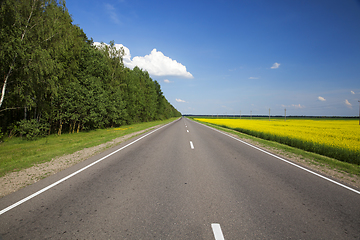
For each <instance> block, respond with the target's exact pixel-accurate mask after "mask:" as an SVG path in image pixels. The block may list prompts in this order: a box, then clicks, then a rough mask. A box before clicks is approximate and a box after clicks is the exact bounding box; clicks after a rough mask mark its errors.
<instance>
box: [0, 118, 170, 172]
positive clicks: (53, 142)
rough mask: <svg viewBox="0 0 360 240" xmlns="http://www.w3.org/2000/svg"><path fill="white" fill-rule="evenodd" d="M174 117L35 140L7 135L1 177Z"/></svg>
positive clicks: (1, 148)
mask: <svg viewBox="0 0 360 240" xmlns="http://www.w3.org/2000/svg"><path fill="white" fill-rule="evenodd" d="M173 120H175V118H172V119H168V120H165V121H154V122H146V123H140V124H133V125H128V126H123V127H119V128H108V129H98V130H93V131H89V132H79V133H74V134H61V135H60V136H58V135H50V136H48V137H45V138H40V139H38V140H34V141H26V140H23V139H21V138H20V137H16V138H15V137H14V138H11V139H5V141H4V142H2V143H0V177H1V176H4V175H5V174H6V173H9V172H13V171H19V170H21V169H25V168H29V167H31V166H33V165H34V164H38V163H44V162H48V161H51V159H52V158H54V157H57V156H62V155H65V154H71V153H74V152H76V151H79V150H81V149H84V148H89V147H93V146H97V145H100V144H102V143H106V142H108V141H111V140H112V139H115V138H118V137H121V136H124V135H127V134H130V133H134V132H138V131H141V130H144V129H147V128H150V127H153V126H156V125H159V124H166V123H168V122H171V121H173Z"/></svg>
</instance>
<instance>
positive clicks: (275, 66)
mask: <svg viewBox="0 0 360 240" xmlns="http://www.w3.org/2000/svg"><path fill="white" fill-rule="evenodd" d="M279 67H280V63H277V62H276V63H274V64H273V65H272V67H271V69H276V68H279Z"/></svg>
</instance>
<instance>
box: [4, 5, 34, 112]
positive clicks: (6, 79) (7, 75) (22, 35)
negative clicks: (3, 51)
mask: <svg viewBox="0 0 360 240" xmlns="http://www.w3.org/2000/svg"><path fill="white" fill-rule="evenodd" d="M34 7H35V0H34V4H33V6H32V8H31V13H30V16H29V18H28V20H27V23H26V26H25V29H24V32H23V34H21V42H22V41H23V39H24V37H25V33H26V29H27V27H28V25H29V23H30V19H31V16H32V14H33V11H34ZM15 60H16V53H15V56H14V58H13V61H12V63H11V65H10V68H9V71H8V73H7V74H6V77H5V79H4V85H3V87H2V91H1V98H0V108H1V106H2V103H3V101H4V97H5V89H6V84H7V81H8V79H9V76H10V74H11V71H12V70H13V68H14V66H15Z"/></svg>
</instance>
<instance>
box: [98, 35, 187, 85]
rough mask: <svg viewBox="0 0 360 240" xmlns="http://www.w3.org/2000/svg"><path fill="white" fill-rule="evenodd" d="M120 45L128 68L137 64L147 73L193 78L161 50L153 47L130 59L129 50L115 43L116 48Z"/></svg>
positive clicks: (99, 45) (184, 68)
mask: <svg viewBox="0 0 360 240" xmlns="http://www.w3.org/2000/svg"><path fill="white" fill-rule="evenodd" d="M103 44H106V43H103ZM94 45H95V46H97V47H101V43H99V42H94ZM106 45H108V44H106ZM121 47H122V48H123V49H124V52H125V54H124V56H123V61H124V65H125V66H126V67H128V68H131V69H133V68H134V67H136V66H138V67H139V68H141V69H143V70H146V71H148V73H149V74H150V75H153V76H176V77H183V78H193V75H192V74H191V73H189V72H188V71H186V67H185V66H184V65H182V64H181V63H179V62H177V61H176V60H172V59H171V58H169V57H167V56H165V55H164V54H163V53H162V52H160V51H157V50H156V49H155V48H154V49H153V50H152V51H151V53H150V54H149V55H145V56H144V57H139V56H136V57H134V58H133V59H132V60H131V54H130V50H129V49H128V48H127V47H125V46H124V45H122V44H115V48H116V49H120V48H121Z"/></svg>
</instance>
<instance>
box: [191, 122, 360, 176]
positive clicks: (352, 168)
mask: <svg viewBox="0 0 360 240" xmlns="http://www.w3.org/2000/svg"><path fill="white" fill-rule="evenodd" d="M192 120H194V119H192ZM194 121H196V120H194ZM198 122H199V121H198ZM200 123H202V124H205V125H208V126H210V127H213V128H215V129H218V130H221V131H223V132H228V133H232V134H235V135H237V136H239V137H240V138H243V139H248V140H251V141H254V142H257V143H259V144H260V146H263V147H265V148H270V149H277V150H280V151H282V152H285V155H286V154H287V155H289V156H290V155H295V156H297V157H299V158H300V159H305V160H306V161H307V162H308V163H309V164H312V165H320V166H326V167H327V168H330V169H334V170H337V171H340V172H344V173H348V174H349V175H352V174H353V175H357V176H360V166H359V165H357V164H351V163H347V162H342V161H339V160H336V159H334V158H330V157H326V156H323V155H320V154H316V153H312V152H307V151H304V150H301V149H299V148H296V147H291V146H288V145H284V144H281V143H278V142H274V141H269V140H265V139H261V138H258V137H255V136H251V135H248V134H245V133H241V132H238V131H236V130H233V129H229V128H226V127H221V126H218V125H215V124H211V123H205V122H200Z"/></svg>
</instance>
